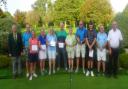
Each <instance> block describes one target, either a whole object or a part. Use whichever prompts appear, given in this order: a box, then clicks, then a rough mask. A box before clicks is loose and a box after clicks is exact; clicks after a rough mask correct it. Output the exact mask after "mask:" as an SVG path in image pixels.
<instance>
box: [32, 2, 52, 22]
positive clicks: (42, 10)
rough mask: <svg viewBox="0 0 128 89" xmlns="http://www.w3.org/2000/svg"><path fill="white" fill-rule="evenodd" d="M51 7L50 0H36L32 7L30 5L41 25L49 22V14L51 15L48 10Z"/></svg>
mask: <svg viewBox="0 0 128 89" xmlns="http://www.w3.org/2000/svg"><path fill="white" fill-rule="evenodd" d="M50 6H51V0H37V1H36V2H35V3H34V5H32V7H33V9H34V11H36V12H37V13H38V15H39V16H40V22H41V23H42V24H46V23H47V22H49V20H51V18H49V16H51V15H49V13H51V10H50V9H49V8H50Z"/></svg>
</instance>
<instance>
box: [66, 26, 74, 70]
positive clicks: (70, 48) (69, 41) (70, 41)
mask: <svg viewBox="0 0 128 89" xmlns="http://www.w3.org/2000/svg"><path fill="white" fill-rule="evenodd" d="M65 42H66V50H67V54H68V66H69V72H73V59H74V54H75V45H76V38H75V35H74V34H73V33H72V28H70V29H69V34H68V36H67V37H66V40H65Z"/></svg>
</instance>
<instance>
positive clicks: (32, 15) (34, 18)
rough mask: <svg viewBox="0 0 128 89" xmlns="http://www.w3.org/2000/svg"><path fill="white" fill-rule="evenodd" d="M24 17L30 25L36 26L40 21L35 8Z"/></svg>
mask: <svg viewBox="0 0 128 89" xmlns="http://www.w3.org/2000/svg"><path fill="white" fill-rule="evenodd" d="M25 18H26V19H25V22H26V23H29V24H30V25H32V26H38V24H39V22H40V15H39V14H38V12H37V11H35V10H33V11H29V12H27V13H26V16H25Z"/></svg>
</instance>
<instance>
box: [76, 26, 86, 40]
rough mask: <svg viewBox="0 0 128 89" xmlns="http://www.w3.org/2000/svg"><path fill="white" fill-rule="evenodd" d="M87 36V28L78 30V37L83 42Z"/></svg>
mask: <svg viewBox="0 0 128 89" xmlns="http://www.w3.org/2000/svg"><path fill="white" fill-rule="evenodd" d="M86 34H87V29H86V28H85V27H83V28H77V31H76V37H79V38H80V41H81V42H82V41H84V39H85V37H86Z"/></svg>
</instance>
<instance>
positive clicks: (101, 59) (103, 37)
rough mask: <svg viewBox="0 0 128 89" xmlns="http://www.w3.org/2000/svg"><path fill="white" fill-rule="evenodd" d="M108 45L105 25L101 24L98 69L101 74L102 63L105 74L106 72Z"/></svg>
mask: <svg viewBox="0 0 128 89" xmlns="http://www.w3.org/2000/svg"><path fill="white" fill-rule="evenodd" d="M106 46H107V34H106V33H105V32H104V26H103V25H100V26H99V32H98V34H97V61H98V63H97V70H98V75H99V74H100V68H101V64H102V69H103V75H104V74H105V69H106V68H105V62H106Z"/></svg>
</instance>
